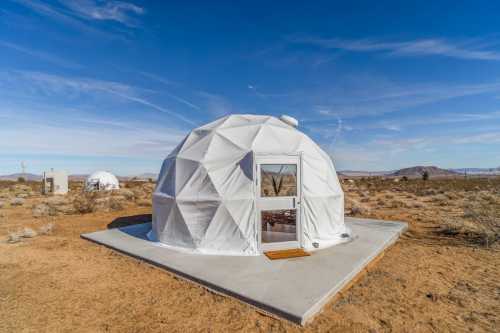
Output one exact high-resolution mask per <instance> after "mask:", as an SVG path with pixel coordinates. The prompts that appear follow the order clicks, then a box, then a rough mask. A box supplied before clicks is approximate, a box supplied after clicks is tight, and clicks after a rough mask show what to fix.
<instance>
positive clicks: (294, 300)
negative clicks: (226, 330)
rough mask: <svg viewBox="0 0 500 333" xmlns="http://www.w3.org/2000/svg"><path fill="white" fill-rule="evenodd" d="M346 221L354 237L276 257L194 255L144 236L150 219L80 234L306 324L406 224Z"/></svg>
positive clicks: (392, 239)
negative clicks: (299, 254)
mask: <svg viewBox="0 0 500 333" xmlns="http://www.w3.org/2000/svg"><path fill="white" fill-rule="evenodd" d="M345 220H346V225H347V226H348V227H350V228H351V230H352V231H353V234H354V239H353V240H352V241H350V242H348V243H344V244H340V245H336V246H333V247H330V248H328V249H323V250H318V251H315V252H313V254H312V255H311V256H309V257H301V258H290V259H283V260H274V261H271V260H269V259H268V258H267V257H266V256H264V255H262V256H252V257H239V256H217V255H196V254H188V253H181V252H178V251H175V250H172V249H169V248H165V247H162V246H158V245H157V244H155V243H153V242H150V241H149V240H148V239H147V237H146V234H147V232H148V231H149V230H150V229H151V223H144V224H138V225H132V226H128V227H123V228H117V229H109V230H104V231H97V232H93V233H89V234H83V235H81V237H82V238H85V239H88V240H90V241H93V242H96V243H98V244H102V245H105V246H107V247H110V248H113V249H115V250H118V251H120V252H122V253H125V254H128V255H131V256H133V257H135V258H138V259H141V260H145V261H146V262H148V263H150V264H153V265H156V266H159V267H162V268H165V269H167V270H168V271H171V272H173V273H174V274H176V275H178V276H180V277H183V278H185V279H188V280H191V281H194V282H196V283H199V284H202V285H204V286H206V287H207V288H209V289H211V290H214V291H216V292H219V293H223V294H226V295H229V296H232V297H235V298H237V299H239V300H242V301H243V302H246V303H248V304H250V305H252V306H255V307H256V308H258V309H260V310H263V311H265V312H267V313H270V314H274V315H277V316H279V317H282V318H285V319H287V320H290V321H292V322H295V323H297V324H301V325H304V324H305V323H306V322H307V321H308V320H309V319H311V318H312V317H313V316H314V315H315V314H316V313H317V312H319V311H320V310H321V308H322V306H323V305H324V304H325V303H327V302H328V300H330V299H331V298H332V297H333V296H335V294H336V293H338V292H339V291H340V290H342V288H343V287H345V286H346V285H348V283H349V282H350V281H351V280H352V279H353V278H354V277H355V276H356V275H357V274H358V273H360V272H361V271H362V270H363V268H365V267H366V266H367V265H368V264H369V263H370V262H371V261H372V260H373V259H374V258H376V257H377V256H378V255H379V254H381V253H382V252H383V251H384V250H385V249H386V248H387V247H388V246H390V245H391V244H393V243H394V242H395V241H396V240H397V239H398V237H399V236H400V235H401V233H403V232H404V231H405V230H406V229H407V224H406V223H401V222H392V221H381V220H372V219H357V218H350V217H346V218H345Z"/></svg>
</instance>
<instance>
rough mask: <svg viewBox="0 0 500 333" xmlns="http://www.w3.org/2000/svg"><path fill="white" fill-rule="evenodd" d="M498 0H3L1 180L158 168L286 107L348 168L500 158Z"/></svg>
mask: <svg viewBox="0 0 500 333" xmlns="http://www.w3.org/2000/svg"><path fill="white" fill-rule="evenodd" d="M499 12H500V3H497V2H494V1H485V2H481V1H474V2H472V1H470V2H457V1H451V2H448V3H447V2H444V1H442V2H439V3H437V2H435V3H434V2H432V3H430V2H422V1H415V2H410V1H405V2H404V3H403V2H400V1H395V2H385V1H378V2H373V1H366V2H360V1H352V2H349V3H348V4H346V3H335V2H332V1H325V2H320V1H314V2H307V3H306V2H298V1H297V2H295V1H291V2H278V1H277V2H272V3H269V2H258V1H252V2H247V3H243V2H236V1H231V2H227V3H224V2H222V1H221V2H217V3H215V2H208V1H199V2H188V1H179V2H177V3H175V2H173V1H171V2H166V1H150V2H140V1H134V2H121V1H93V0H84V1H71V0H68V1H47V2H45V1H44V2H42V1H29V0H16V1H11V0H7V1H2V3H1V4H0V101H1V103H0V174H5V173H12V172H19V170H20V162H21V161H25V163H26V165H27V168H28V170H27V171H29V172H33V173H40V172H41V171H43V170H45V169H48V168H51V167H53V168H56V169H66V170H68V171H69V172H70V173H88V172H91V171H94V170H96V169H105V170H109V171H112V172H115V173H117V174H120V175H133V174H138V173H142V172H158V170H159V167H160V164H161V161H162V159H163V158H164V157H165V156H166V155H167V154H168V153H169V151H170V150H171V149H173V148H174V147H175V145H176V144H177V143H178V142H179V141H180V140H181V139H182V138H183V136H184V135H186V133H187V132H188V131H189V130H190V129H191V128H193V127H196V126H198V125H201V124H203V123H206V122H208V121H211V120H213V119H215V118H217V117H220V116H223V115H225V114H229V113H258V114H271V115H277V116H279V115H281V114H288V115H291V116H293V117H296V118H297V119H299V121H300V128H301V129H302V130H303V131H305V132H306V133H308V134H309V135H310V136H311V137H313V138H314V139H315V140H316V141H317V142H318V143H319V144H321V145H322V147H323V148H324V149H325V150H327V151H328V152H329V153H331V154H332V157H333V159H334V162H335V163H336V165H337V169H339V170H345V169H351V170H389V169H397V168H401V167H406V166H413V165H422V164H424V165H438V166H441V167H446V168H453V167H496V166H500V34H499V32H500V20H498V13H499Z"/></svg>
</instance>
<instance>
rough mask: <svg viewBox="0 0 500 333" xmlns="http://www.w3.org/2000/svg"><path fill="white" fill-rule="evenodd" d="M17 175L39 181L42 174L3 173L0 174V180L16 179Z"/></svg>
mask: <svg viewBox="0 0 500 333" xmlns="http://www.w3.org/2000/svg"><path fill="white" fill-rule="evenodd" d="M19 177H23V178H24V179H25V180H30V181H32V180H36V181H39V180H41V179H42V176H40V175H35V174H32V173H13V174H10V175H3V176H0V180H14V181H15V180H17V179H18V178H19Z"/></svg>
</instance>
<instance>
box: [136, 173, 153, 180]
mask: <svg viewBox="0 0 500 333" xmlns="http://www.w3.org/2000/svg"><path fill="white" fill-rule="evenodd" d="M130 178H138V179H153V180H156V179H158V174H157V173H152V172H145V173H141V174H140V175H137V176H135V177H130Z"/></svg>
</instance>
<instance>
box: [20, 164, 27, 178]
mask: <svg viewBox="0 0 500 333" xmlns="http://www.w3.org/2000/svg"><path fill="white" fill-rule="evenodd" d="M21 171H22V175H23V176H26V164H25V163H24V161H21Z"/></svg>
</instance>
